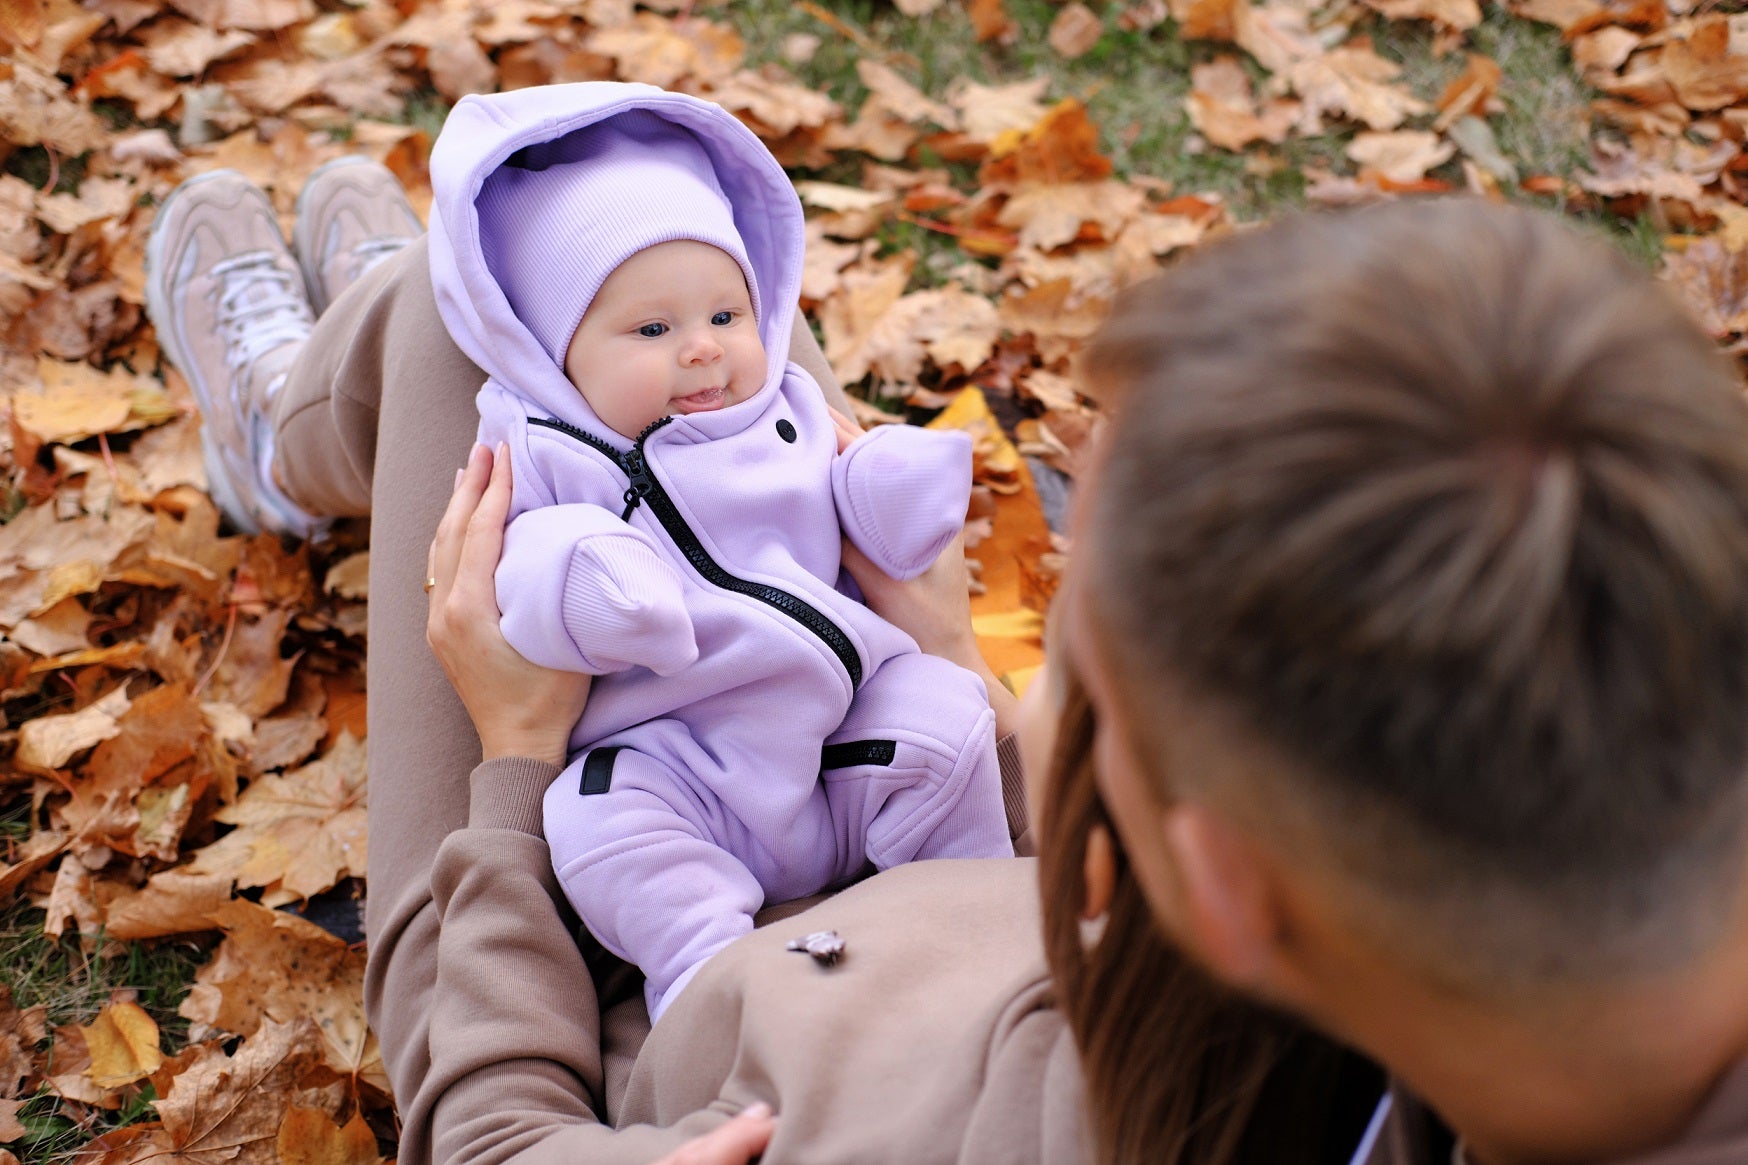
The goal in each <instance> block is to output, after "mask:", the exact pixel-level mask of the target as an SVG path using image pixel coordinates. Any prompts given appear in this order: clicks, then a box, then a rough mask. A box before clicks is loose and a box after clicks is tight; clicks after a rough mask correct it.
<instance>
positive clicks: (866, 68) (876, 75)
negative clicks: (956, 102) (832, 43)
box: [856, 57, 959, 130]
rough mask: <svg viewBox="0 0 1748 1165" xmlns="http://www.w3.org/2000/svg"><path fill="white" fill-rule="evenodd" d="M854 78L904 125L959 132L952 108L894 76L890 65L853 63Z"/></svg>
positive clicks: (957, 121)
mask: <svg viewBox="0 0 1748 1165" xmlns="http://www.w3.org/2000/svg"><path fill="white" fill-rule="evenodd" d="M856 75H857V76H858V77H860V78H861V79H862V84H864V85H866V86H868V91H869V92H870V93H875V94H878V95H879V96H880V97H881V99H882V100H883V101H884V102H885V105H886V108H887V109H888V110H890V111H891V113H892V114H893V116H895V117H899V118H902V119H903V120H905V121H929V122H933V123H934V124H936V125H938V126H940V127H941V128H942V129H948V130H956V129H958V128H959V115H958V114H957V113H956V112H954V110H953V108H952V106H950V105H945V104H942V103H941V102H939V101H935V100H934V99H932V98H930V97H928V96H927V95H926V94H924V93H923V91H922V90H921V89H918V88H917V87H916V86H915V85H913V84H911V83H910V82H909V81H907V80H905V79H904V78H903V77H901V76H899V75H898V72H897V70H895V69H893V68H892V67H891V66H890V65H884V64H881V63H880V62H879V61H873V60H869V59H868V58H866V57H864V58H862V59H861V60H859V61H857V62H856Z"/></svg>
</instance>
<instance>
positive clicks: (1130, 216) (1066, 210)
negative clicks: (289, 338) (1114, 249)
mask: <svg viewBox="0 0 1748 1165" xmlns="http://www.w3.org/2000/svg"><path fill="white" fill-rule="evenodd" d="M1146 204H1147V196H1146V195H1145V194H1143V193H1142V192H1141V191H1140V190H1139V189H1138V188H1136V187H1134V186H1131V185H1129V184H1128V183H1126V182H1115V181H1109V182H1067V183H1040V184H1037V185H1028V186H1023V187H1021V188H1020V189H1019V191H1017V192H1016V193H1015V194H1014V196H1013V197H1012V198H1010V199H1008V201H1007V204H1006V205H1005V206H1003V207H1002V209H1001V213H1000V214H999V215H998V216H997V221H998V222H1000V223H1001V224H1002V225H1003V226H1008V227H1015V228H1017V229H1018V231H1019V242H1020V245H1021V246H1022V247H1034V248H1036V249H1038V250H1040V251H1049V250H1053V249H1055V248H1056V247H1060V246H1064V245H1065V244H1068V243H1072V242H1075V241H1076V240H1080V241H1083V242H1109V241H1110V240H1112V239H1115V238H1116V237H1117V235H1118V234H1119V233H1120V232H1121V231H1122V229H1123V227H1124V226H1125V225H1126V224H1128V223H1129V222H1131V221H1133V220H1134V219H1135V218H1136V217H1137V216H1139V215H1140V214H1141V212H1142V209H1143V208H1144V207H1145V206H1146Z"/></svg>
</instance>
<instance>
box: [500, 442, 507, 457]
mask: <svg viewBox="0 0 1748 1165" xmlns="http://www.w3.org/2000/svg"><path fill="white" fill-rule="evenodd" d="M497 454H498V456H499V457H508V456H509V455H510V446H509V443H508V442H505V441H499V442H498V449H497Z"/></svg>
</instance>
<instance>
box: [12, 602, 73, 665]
mask: <svg viewBox="0 0 1748 1165" xmlns="http://www.w3.org/2000/svg"><path fill="white" fill-rule="evenodd" d="M90 633H91V612H89V611H87V610H86V609H85V607H84V605H83V604H81V603H80V602H79V601H78V600H77V599H71V598H68V599H62V600H61V601H60V602H58V603H56V604H55V605H54V606H52V607H50V608H49V609H48V610H46V611H44V612H43V613H42V614H40V615H38V616H37V617H36V618H34V619H26V620H24V621H23V622H21V623H19V624H18V625H17V626H15V627H13V628H12V630H11V631H9V632H8V633H7V638H8V639H11V640H12V641H13V642H14V643H16V644H18V645H19V646H21V647H24V648H26V649H27V650H29V651H33V652H35V653H36V654H37V655H45V656H52V655H63V654H65V653H67V652H69V651H78V650H80V649H82V648H86V647H89V646H90V645H91V641H90V638H89V636H90Z"/></svg>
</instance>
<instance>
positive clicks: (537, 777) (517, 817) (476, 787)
mask: <svg viewBox="0 0 1748 1165" xmlns="http://www.w3.org/2000/svg"><path fill="white" fill-rule="evenodd" d="M560 771H561V770H560V768H559V766H558V765H555V764H549V763H548V762H546V761H539V760H529V759H527V758H526V757H516V756H511V757H500V758H498V759H497V760H488V761H483V762H481V763H480V765H479V766H478V767H477V768H475V769H474V770H473V775H472V776H471V777H470V778H469V781H470V790H471V792H470V795H469V803H468V809H467V824H468V827H469V828H470V829H513V830H515V831H516V832H518V833H527V834H531V835H533V836H534V837H541V836H543V834H542V833H541V828H540V817H541V813H540V806H541V803H542V802H543V801H544V800H545V799H546V787H547V786H548V785H550V784H552V782H553V781H554V780H556V779H557V777H558V774H559V772H560Z"/></svg>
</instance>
